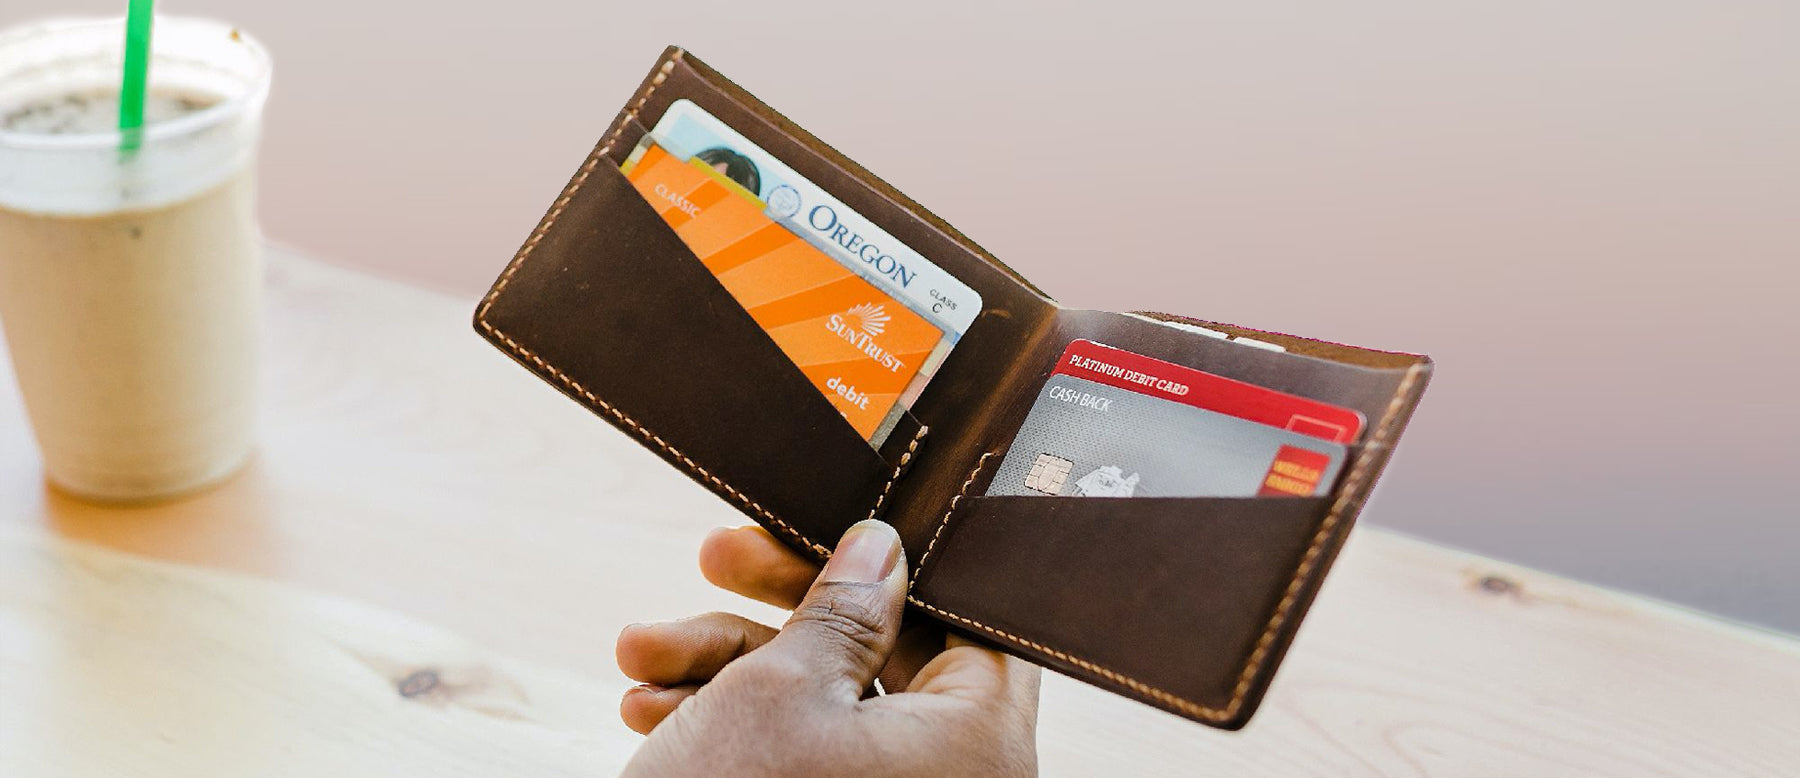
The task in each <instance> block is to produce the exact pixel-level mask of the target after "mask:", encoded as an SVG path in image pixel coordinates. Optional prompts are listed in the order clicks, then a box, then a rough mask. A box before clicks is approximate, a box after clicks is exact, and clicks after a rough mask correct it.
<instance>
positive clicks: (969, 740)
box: [618, 520, 1039, 778]
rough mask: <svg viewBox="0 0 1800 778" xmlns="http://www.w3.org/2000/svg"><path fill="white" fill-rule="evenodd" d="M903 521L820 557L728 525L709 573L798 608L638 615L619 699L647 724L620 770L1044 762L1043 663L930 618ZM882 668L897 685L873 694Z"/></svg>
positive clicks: (983, 766)
mask: <svg viewBox="0 0 1800 778" xmlns="http://www.w3.org/2000/svg"><path fill="white" fill-rule="evenodd" d="M904 557H905V554H904V551H903V550H902V549H901V547H900V539H899V537H898V536H897V535H896V534H895V533H894V530H893V528H892V527H889V526H888V525H886V524H884V523H882V522H879V521H873V520H870V521H864V522H861V523H859V524H857V525H856V526H854V527H851V528H850V530H849V531H848V532H846V533H845V534H844V538H843V540H842V541H840V542H839V544H838V549H837V552H836V553H835V554H833V556H832V558H831V561H830V562H828V563H827V564H826V565H825V569H824V570H823V571H820V570H819V569H818V568H817V567H816V566H814V565H813V564H812V563H811V562H809V561H807V560H805V559H803V558H802V557H800V556H799V555H797V554H795V553H794V552H792V551H790V550H789V549H788V548H787V547H786V546H783V545H781V543H780V542H779V541H777V540H775V538H774V537H772V536H770V535H769V534H768V533H767V532H766V531H764V530H762V528H760V527H746V528H740V529H735V530H717V531H714V532H713V534H712V535H710V536H708V537H707V539H706V542H705V544H703V545H702V547H701V552H700V560H701V570H702V572H703V573H705V575H706V577H707V580H710V581H712V582H713V583H715V584H717V585H719V586H721V587H723V588H725V589H728V590H730V591H734V592H737V593H739V594H743V595H745V596H747V597H752V598H755V599H758V600H762V601H764V602H768V603H771V604H774V605H778V606H781V607H785V608H790V609H793V611H794V612H793V615H792V616H791V617H790V618H789V619H788V621H787V623H786V624H785V625H784V626H783V627H782V628H781V629H780V630H779V631H777V630H775V629H774V628H771V627H768V626H765V625H762V624H758V623H756V622H754V621H751V620H749V619H745V618H743V617H741V616H735V615H732V614H728V613H711V614H706V615H704V616H696V617H694V618H690V619H685V620H682V621H675V622H665V623H660V624H651V625H633V626H631V627H627V628H626V629H625V631H624V632H622V633H620V635H619V644H618V658H619V668H620V669H621V670H623V671H624V672H625V674H626V675H627V676H630V677H631V678H633V679H635V680H638V681H642V682H643V684H644V685H642V686H638V687H634V688H633V689H631V690H630V691H627V692H626V694H625V698H624V700H623V701H622V702H621V703H620V706H619V714H620V716H621V717H622V718H623V719H624V720H625V723H626V725H628V726H630V727H631V728H632V729H634V730H637V731H638V732H643V733H646V734H648V735H649V736H650V737H649V738H648V739H647V740H645V741H644V745H643V747H641V748H640V749H639V750H638V752H637V754H636V756H634V757H633V758H632V761H631V764H630V765H628V766H627V767H626V768H625V773H624V775H626V776H635V777H639V778H667V777H671V776H715V775H732V776H791V775H806V776H835V775H843V776H858V778H862V777H863V776H956V775H968V776H1005V777H1013V776H1034V775H1036V774H1037V749H1036V729H1037V696H1038V675H1039V674H1038V670H1037V668H1036V667H1033V666H1032V665H1030V664H1028V663H1025V662H1023V661H1020V660H1017V659H1014V658H1012V657H1008V656H1006V655H1004V654H1001V653H999V652H996V651H992V650H990V649H986V648H982V647H980V646H978V645H976V644H974V643H971V642H969V641H966V640H963V639H962V638H959V637H955V636H949V637H946V636H945V635H944V633H943V632H941V631H939V630H937V629H935V628H931V627H929V626H928V625H921V627H919V628H908V629H907V630H906V631H905V632H904V633H902V631H901V629H900V614H901V611H902V610H903V608H904V605H905V597H906V586H907V574H906V568H907V566H906V561H905V558H904ZM878 675H879V677H880V678H881V681H882V688H884V689H886V690H888V691H889V692H890V693H889V694H885V695H880V696H870V689H871V684H872V682H873V681H874V680H875V679H876V678H877V676H878Z"/></svg>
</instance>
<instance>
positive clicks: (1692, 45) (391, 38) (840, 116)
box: [0, 0, 1800, 630]
mask: <svg viewBox="0 0 1800 778" xmlns="http://www.w3.org/2000/svg"><path fill="white" fill-rule="evenodd" d="M123 5H124V4H123V2H95V1H94V0H79V1H78V2H71V0H54V2H53V0H12V1H11V2H8V3H7V4H6V7H5V9H4V10H0V24H10V23H14V22H18V21H22V20H24V19H27V18H32V17H36V16H41V15H44V14H48V13H63V14H67V13H116V12H118V10H119V9H122V8H123ZM162 5H163V6H164V7H165V8H166V9H167V10H169V11H170V12H175V13H190V14H201V15H211V16H217V17H220V18H226V19H230V20H232V21H236V22H239V23H241V24H243V25H244V26H245V27H246V28H247V29H249V30H250V31H251V32H252V33H253V34H255V35H257V36H259V37H261V38H262V39H263V40H264V42H266V43H267V44H269V46H270V47H271V48H272V49H273V51H274V52H275V56H276V64H277V76H276V86H275V93H274V98H273V101H272V103H271V106H270V113H269V118H270V124H269V127H268V134H267V142H266V146H265V156H264V167H263V171H264V179H263V190H262V191H263V207H262V213H263V218H264V223H265V227H266V229H267V231H268V233H269V234H270V236H271V237H272V238H273V239H274V240H277V241H281V242H284V243H289V244H293V245H297V246H299V247H302V248H304V249H307V250H309V251H310V252H311V253H312V254H314V255H315V256H318V257H320V258H323V259H327V260H329V261H332V262H336V263H341V264H347V265H355V266H358V267H364V268H368V269H370V270H373V271H375V272H379V273H382V274H385V275H391V276H399V277H404V278H408V279H414V280H416V281H418V282H420V283H424V284H427V285H430V286H434V287H438V288H441V289H444V290H447V291H450V292H452V293H455V294H458V295H461V296H464V297H467V298H469V299H470V300H471V301H472V300H473V299H474V298H475V297H476V296H477V295H478V294H479V293H480V292H481V291H482V290H483V289H484V288H485V287H486V284H487V282H488V281H490V280H491V279H492V277H493V276H494V275H495V274H496V273H497V272H498V271H499V270H500V268H501V266H502V265H503V264H504V263H505V262H506V261H507V259H508V257H510V255H511V254H512V252H513V250H514V249H515V248H516V247H517V245H518V243H519V242H520V241H521V240H522V239H523V238H524V237H525V235H526V233H527V232H528V231H529V230H530V228H531V226H532V225H533V224H534V222H535V221H536V219H537V217H538V215H539V214H540V213H541V212H542V210H543V209H544V207H545V206H546V205H547V204H548V203H549V201H550V200H551V199H552V198H553V196H554V195H555V193H556V191H557V189H558V188H559V187H560V186H561V184H562V182H563V181H564V180H565V178H566V177H567V176H568V174H569V173H570V172H571V171H572V170H573V168H574V167H575V166H576V165H577V164H578V163H579V162H580V160H581V159H582V157H583V155H584V154H585V153H586V151H587V149H588V148H589V146H590V145H591V144H592V143H593V141H594V140H595V139H596V138H597V137H598V135H599V134H600V133H601V131H602V130H603V129H604V128H605V126H606V123H607V121H608V119H609V118H610V117H611V116H612V115H613V113H614V111H616V110H617V109H618V107H619V106H620V104H621V103H622V102H623V101H624V100H625V98H626V97H627V96H628V95H629V94H630V91H631V89H632V87H633V86H634V85H635V84H636V82H637V80H638V79H639V78H640V77H641V76H642V74H643V72H644V71H645V70H646V69H647V68H648V67H649V66H650V64H651V63H652V61H653V59H654V58H655V57H656V55H657V53H658V52H659V51H660V50H661V48H662V46H663V45H664V44H666V43H670V42H677V43H681V44H683V45H685V46H687V47H689V48H691V49H692V50H694V52H695V53H696V54H698V55H700V56H701V57H702V58H705V59H706V60H707V61H709V62H710V63H712V64H714V65H716V66H718V67H719V68H721V69H722V70H724V71H725V72H727V73H729V74H731V75H732V76H733V77H734V78H736V79H737V80H738V81H739V82H740V83H742V84H743V85H745V86H746V87H748V88H749V89H751V90H752V91H754V92H756V93H757V94H758V95H760V96H762V97H763V98H764V99H766V100H767V101H769V102H770V103H772V104H774V105H776V106H777V107H779V108H781V109H782V110H783V111H785V112H786V113H787V114H788V115H789V116H790V117H792V118H794V119H795V120H797V121H799V122H800V123H801V124H803V125H805V126H807V127H808V128H809V129H811V130H813V131H814V132H815V133H816V134H818V135H819V136H821V137H823V138H825V139H826V140H828V141H829V142H831V143H833V144H834V145H837V146H838V147H839V148H840V149H842V150H843V151H844V152H846V153H848V154H849V155H851V156H852V157H855V158H856V159H858V160H859V161H861V162H863V163H864V164H865V165H867V166H868V167H869V168H871V169H872V170H874V171H876V172H877V173H879V174H880V175H882V176H884V177H886V178H888V180H890V181H891V182H892V183H894V184H895V185H896V186H898V187H900V188H901V189H903V190H905V191H907V192H908V193H910V194H911V195H913V196H914V197H915V198H916V199H918V200H919V201H921V202H924V203H926V204H928V205H929V206H931V207H932V208H933V209H934V210H936V211H937V212H938V213H939V214H940V215H942V216H944V217H945V218H947V219H948V220H950V221H951V222H953V223H955V224H956V225H957V226H958V227H960V228H961V229H963V230H964V231H965V232H967V233H969V234H970V235H972V236H974V237H975V238H976V239H977V240H979V241H981V242H982V243H983V244H984V245H985V246H987V247H988V248H989V249H991V250H992V251H993V252H994V253H996V254H998V255H999V256H1001V257H1002V258H1005V259H1006V260H1007V261H1008V262H1010V263H1011V264H1013V265H1014V266H1015V267H1016V268H1018V269H1019V270H1020V271H1022V272H1024V273H1025V274H1026V275H1028V276H1030V277H1032V278H1033V279H1035V280H1036V281H1038V282H1039V283H1040V285H1041V286H1042V287H1044V288H1045V289H1047V290H1049V291H1050V292H1051V293H1052V294H1054V295H1056V296H1058V297H1059V298H1060V299H1062V300H1063V301H1065V302H1067V303H1070V304H1073V305H1079V306H1084V307H1098V308H1123V309H1133V308H1147V309H1154V310H1166V311H1175V312H1181V313H1188V314H1192V315H1196V316H1200V317H1204V318H1211V319H1217V320H1221V321H1229V322H1237V323H1241V324H1246V325H1250V326H1255V327H1261V328H1267V329H1276V330H1283V331H1289V332H1295V333H1299V334H1307V335H1315V336H1320V337H1325V338H1329V339H1333V340H1342V341H1348V342H1353V343H1359V344H1365V345H1371V346H1376V347H1382V348H1391V349H1397V350H1410V351H1423V352H1428V353H1430V354H1432V355H1433V356H1435V357H1436V358H1437V359H1438V360H1439V365H1440V367H1439V375H1438V378H1437V380H1436V381H1435V382H1434V384H1433V386H1432V389H1431V392H1430V393H1429V394H1428V396H1427V398H1426V403H1425V405H1424V407H1423V410H1422V411H1421V412H1420V414H1419V415H1418V417H1417V418H1416V420H1415V423H1414V426H1413V428H1412V431H1411V432H1410V433H1409V434H1408V436H1407V439H1406V442H1405V445H1404V446H1402V448H1401V450H1400V455H1399V457H1398V458H1397V460H1396V461H1395V463H1394V466H1393V467H1392V469H1391V470H1390V477H1389V478H1388V479H1386V481H1385V483H1384V487H1383V489H1382V492H1381V493H1380V495H1379V497H1378V498H1377V500H1376V501H1375V503H1374V505H1373V507H1372V508H1371V509H1370V510H1369V511H1368V513H1367V514H1366V517H1367V520H1368V521H1370V522H1373V523H1377V524H1381V525H1385V526H1388V527H1393V528H1397V529H1400V530H1403V531H1406V532H1410V533H1414V534H1417V535H1421V536H1424V537H1427V538H1430V539H1433V540H1437V541H1441V542H1445V543H1449V544H1452V545H1456V546H1462V547H1466V548H1471V549H1475V550H1478V551H1481V552H1483V553H1487V554H1490V555H1494V556H1499V557H1504V558H1508V559H1512V560H1518V561H1522V562H1525V563H1528V564H1532V565H1536V566H1539V567H1543V568H1547V569H1550V570H1555V571H1559V572H1563V573H1568V574H1571V575H1575V576H1578V577H1581V578H1585V579H1588V580H1592V581H1597V582H1601V583H1605V584H1611V585H1616V586H1621V587H1624V588H1628V589H1632V590H1635V591H1639V592H1644V593H1647V594H1650V595H1654V596H1658V597H1663V598H1667V599H1671V600H1675V601H1677V602H1681V603H1685V604H1690V605H1693V606H1697V607H1700V608H1704V609H1707V610H1711V611H1716V612H1719V613H1724V614H1727V615H1732V616H1737V617H1742V618H1745V619H1749V620H1752V621H1756V622H1760V623H1764V624H1769V625H1773V626H1777V627H1781V628H1784V629H1788V630H1800V597H1796V596H1795V595H1794V594H1793V592H1792V590H1793V589H1795V588H1796V587H1797V586H1800V565H1796V564H1795V561H1794V556H1795V553H1796V551H1797V550H1800V521H1797V519H1800V515H1797V514H1800V510H1797V509H1796V508H1795V507H1794V506H1795V502H1794V500H1795V497H1794V495H1793V494H1792V492H1793V489H1792V484H1793V483H1795V481H1796V474H1797V473H1800V412H1797V411H1796V410H1795V404H1794V398H1795V396H1796V395H1797V394H1800V367H1797V366H1796V365H1795V362H1794V360H1793V359H1792V355H1793V354H1794V350H1795V349H1794V346H1793V345H1792V344H1793V342H1794V337H1795V336H1796V335H1800V313H1796V308H1800V306H1796V304H1795V299H1794V298H1795V287H1796V284H1797V283H1800V219H1797V217H1800V45H1795V43H1796V40H1797V39H1796V36H1795V33H1796V30H1797V29H1800V28H1797V27H1796V23H1797V22H1800V18H1796V17H1797V16H1800V14H1797V13H1796V10H1795V6H1794V5H1793V4H1791V3H1783V2H1777V1H1773V0H1772V1H1770V2H1714V3H1691V2H1662V1H1657V0H1633V1H1631V2H1625V1H1623V0H1620V1H1616V2H1600V1H1596V0H1576V1H1575V2H1569V1H1568V0H1558V1H1556V2H1550V1H1548V0H1515V1H1514V2H1505V3H1501V2H1486V3H1477V2H1443V1H1442V0H1367V1H1366V2H1362V3H1355V4H1349V3H1314V4H1300V3H1291V2H1236V3H1228V4H1227V3H1217V2H1204V3H1177V2H1167V3H1159V2H1145V1H1143V0H1119V1H1117V2H1108V3H1093V2H1084V3H1076V4H1061V3H1032V4H1017V5H1016V6H1014V8H1013V9H1011V10H1002V9H1000V8H999V7H998V6H999V5H1000V4H998V3H994V4H990V3H980V2H967V0H961V1H957V2H936V1H935V0H933V1H931V2H913V3H880V4H854V3H843V2H812V3H795V4H787V5H784V4H780V3H776V2H741V1H737V2H714V1H713V0H688V1H687V2H680V3H668V4H663V5H658V4H652V3H605V2H593V1H591V0H589V1H586V2H573V1H572V0H514V1H513V2H504V3H432V4H426V3H416V2H414V3H402V2H397V1H396V0H357V1H356V2H349V1H348V0H314V2H307V3H293V2H287V3H277V2H243V1H242V0H239V2H227V0H186V2H165V3H163V4H162ZM471 337H473V336H472V335H471ZM522 380H523V379H522ZM594 434H597V435H600V434H609V433H607V432H606V431H605V430H604V429H603V428H602V427H601V426H600V425H598V424H596V425H595V430H594Z"/></svg>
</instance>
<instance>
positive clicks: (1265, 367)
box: [1019, 310, 1425, 429]
mask: <svg viewBox="0 0 1800 778" xmlns="http://www.w3.org/2000/svg"><path fill="white" fill-rule="evenodd" d="M1058 319H1059V322H1058V323H1059V325H1060V327H1059V337H1058V338H1057V339H1055V341H1054V342H1053V343H1050V344H1047V345H1050V346H1051V347H1052V348H1053V349H1054V352H1053V353H1051V354H1049V355H1048V358H1047V360H1046V363H1045V365H1044V367H1043V370H1044V375H1045V376H1046V377H1047V376H1048V374H1049V371H1050V370H1051V369H1052V368H1053V367H1054V366H1055V360H1056V357H1057V355H1058V354H1061V353H1062V348H1063V347H1064V346H1067V345H1068V343H1069V342H1070V341H1073V340H1077V339H1081V338H1085V339H1088V340H1091V341H1094V342H1096V343H1101V344H1104V345H1108V346H1112V347H1114V348H1120V349H1124V350H1126V351H1131V352H1135V353H1138V354H1142V355H1144V356H1147V357H1152V358H1155V359H1160V360H1163V361H1165V362H1173V363H1175V364H1177V365H1182V366H1184V367H1190V368H1193V369H1196V370H1203V371H1205V372H1208V373H1211V374H1213V375H1217V376H1223V377H1225V378H1230V379H1232V380H1236V381H1243V382H1245V383H1249V384H1255V385H1257V386H1261V387H1264V388H1268V389H1274V390H1276V391H1279V392H1286V393H1288V394H1293V395H1298V396H1300V397H1305V398H1308V399H1312V400H1317V401H1319V402H1325V403H1331V404H1332V405H1338V406H1342V407H1345V408H1350V409H1352V410H1355V411H1358V412H1360V413H1362V414H1363V416H1364V419H1365V422H1366V423H1367V424H1371V425H1372V424H1374V423H1375V422H1376V421H1377V420H1378V419H1379V418H1380V417H1381V415H1382V414H1383V413H1384V412H1385V411H1386V409H1387V406H1388V404H1389V401H1390V400H1392V398H1393V397H1394V395H1395V393H1396V391H1398V389H1399V387H1400V384H1401V383H1402V382H1403V381H1405V380H1406V376H1407V375H1408V374H1409V372H1410V370H1411V368H1412V367H1413V366H1415V365H1416V364H1419V363H1422V362H1424V361H1425V360H1424V358H1422V357H1414V356H1411V355H1396V354H1387V353H1386V352H1373V351H1366V350H1363V349H1355V348H1352V347H1349V346H1332V344H1325V343H1318V342H1316V341H1303V339H1300V338H1288V340H1289V341H1292V342H1306V343H1315V344H1317V346H1319V348H1320V349H1321V350H1324V349H1326V347H1328V346H1331V347H1332V348H1334V349H1335V350H1333V351H1331V352H1330V353H1333V354H1340V355H1345V354H1370V355H1379V356H1381V357H1384V358H1386V359H1384V360H1383V361H1382V363H1381V365H1380V366H1377V365H1373V364H1357V363H1352V362H1349V361H1345V360H1344V359H1337V358H1331V357H1327V356H1323V355H1321V353H1310V354H1309V353H1300V352H1298V351H1290V352H1281V351H1270V350H1267V349H1262V348H1256V347H1254V346H1247V345H1244V344H1241V343H1235V342H1232V341H1230V340H1225V339H1223V338H1213V337H1208V336H1206V335H1202V334H1198V333H1194V332H1190V331H1185V330H1181V329H1177V328H1175V327H1171V326H1168V325H1165V324H1159V323H1157V322H1154V321H1148V320H1146V319H1144V318H1140V317H1137V316H1130V315H1126V314H1121V313H1112V312H1109V311H1083V310H1065V311H1062V312H1061V314H1060V315H1059V317H1058ZM1183 321H1184V322H1185V321H1188V320H1183ZM1210 326H1224V325H1210ZM1231 331H1232V332H1239V331H1242V332H1249V331H1248V330H1239V329H1236V328H1233V329H1232V330H1231ZM1258 334H1259V335H1263V336H1265V337H1269V338H1274V337H1275V336H1273V335H1270V334H1267V333H1258ZM1388 362H1393V363H1394V364H1391V365H1389V364H1388ZM1019 415H1020V419H1021V420H1022V419H1023V413H1022V412H1021V413H1020V414H1019ZM1365 429H1366V427H1365Z"/></svg>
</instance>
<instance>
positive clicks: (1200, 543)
mask: <svg viewBox="0 0 1800 778" xmlns="http://www.w3.org/2000/svg"><path fill="white" fill-rule="evenodd" d="M971 480H974V479H971ZM959 502H960V503H961V505H960V506H959V507H957V508H955V509H954V510H953V515H951V516H949V517H948V518H947V520H946V526H945V527H944V528H943V534H942V537H941V538H939V541H938V542H937V543H935V544H934V546H935V548H934V549H933V552H928V553H927V555H926V557H925V558H923V559H921V560H920V569H919V573H918V578H917V579H916V583H915V586H914V588H913V594H912V598H913V604H914V605H915V606H918V607H920V608H923V609H925V610H926V611H928V612H931V613H934V614H936V615H937V616H939V617H940V618H942V619H943V620H945V621H947V622H949V623H951V624H953V625H955V626H959V627H961V628H963V629H966V630H969V631H971V632H973V633H974V634H976V635H977V636H979V637H982V638H984V639H987V640H989V641H991V642H993V643H996V644H998V645H1000V646H1002V647H1004V648H1006V649H1008V650H1011V651H1013V652H1016V653H1019V654H1021V655H1023V656H1026V657H1027V658H1029V659H1031V660H1033V661H1036V662H1040V663H1042V664H1044V665H1046V666H1048V667H1052V668H1055V669H1058V670H1059V671H1061V672H1064V673H1066V674H1070V675H1073V676H1075V677H1077V678H1081V679H1083V680H1087V681H1089V682H1091V683H1095V684H1097V685H1100V686H1102V687H1106V688H1110V689H1112V690H1114V691H1117V692H1119V693H1122V694H1126V695H1128V696H1132V697H1135V698H1138V699H1140V700H1143V701H1145V702H1148V703H1150V704H1153V705H1157V706H1159V707H1162V708H1164V709H1167V710H1171V711H1173V712H1176V713H1179V714H1181V715H1185V716H1188V717H1190V718H1197V719H1201V720H1205V721H1208V722H1209V723H1213V724H1215V725H1218V726H1225V727H1235V726H1238V725H1240V724H1241V723H1242V721H1244V720H1246V719H1248V717H1249V715H1250V713H1251V711H1252V710H1253V709H1254V707H1255V705H1256V702H1257V700H1258V698H1259V697H1260V691H1261V687H1262V685H1263V684H1264V683H1266V673H1267V672H1268V669H1269V668H1272V666H1273V664H1274V662H1273V661H1266V660H1272V659H1278V658H1279V652H1280V651H1281V650H1283V648H1284V647H1285V645H1286V639H1287V638H1288V637H1289V636H1291V627H1292V623H1291V622H1285V621H1284V619H1282V618H1279V617H1277V614H1279V613H1286V612H1287V611H1288V609H1289V608H1291V607H1292V605H1293V604H1294V603H1293V602H1292V601H1293V600H1294V599H1296V598H1305V597H1309V596H1310V594H1311V586H1310V585H1309V576H1307V575H1306V572H1307V570H1306V568H1307V567H1308V566H1309V564H1311V563H1313V562H1316V561H1317V560H1318V557H1319V555H1320V554H1322V553H1328V552H1329V551H1331V550H1334V549H1328V548H1324V546H1327V545H1330V544H1329V537H1330V536H1331V535H1332V533H1330V532H1328V531H1327V530H1328V529H1329V528H1327V527H1323V526H1322V525H1323V524H1325V523H1326V522H1329V521H1331V517H1332V516H1333V515H1334V514H1333V501H1332V500H1331V498H1326V497H1305V498H1302V497H1250V498H1156V497H1152V498H1099V497H1096V498H1079V497H1010V496H1008V497H988V496H972V497H967V498H966V499H963V500H959ZM1271 652H1274V653H1275V656H1273V657H1270V656H1268V655H1269V654H1270V653H1271Z"/></svg>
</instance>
